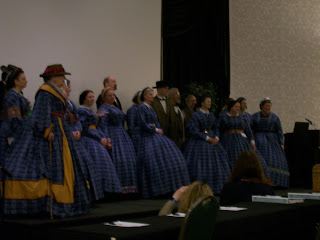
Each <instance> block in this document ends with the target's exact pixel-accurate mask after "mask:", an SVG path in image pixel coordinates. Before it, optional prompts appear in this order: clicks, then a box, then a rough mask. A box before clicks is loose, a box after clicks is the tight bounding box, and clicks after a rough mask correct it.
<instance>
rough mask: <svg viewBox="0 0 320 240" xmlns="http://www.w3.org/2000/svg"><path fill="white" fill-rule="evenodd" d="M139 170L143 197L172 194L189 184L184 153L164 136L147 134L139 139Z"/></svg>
mask: <svg viewBox="0 0 320 240" xmlns="http://www.w3.org/2000/svg"><path fill="white" fill-rule="evenodd" d="M138 170H139V183H140V191H141V193H142V197H143V198H151V197H155V196H159V195H164V194H168V193H172V192H174V191H176V190H177V189H178V188H180V187H181V186H187V185H189V183H190V182H189V181H190V180H189V174H188V167H187V164H186V161H185V159H184V156H183V154H182V153H181V151H180V149H179V148H178V147H177V146H176V145H175V143H174V142H173V141H172V140H170V139H169V138H168V137H166V136H160V135H158V134H152V135H151V134H150V135H146V136H143V137H141V138H140V140H139V152H138Z"/></svg>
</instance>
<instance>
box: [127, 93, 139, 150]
mask: <svg viewBox="0 0 320 240" xmlns="http://www.w3.org/2000/svg"><path fill="white" fill-rule="evenodd" d="M140 96H141V91H138V92H137V93H136V94H135V95H134V96H133V99H132V102H133V105H132V106H131V107H130V108H129V109H128V110H127V115H126V121H127V126H128V134H129V136H130V137H131V139H132V143H133V146H134V148H135V150H136V152H137V151H138V142H139V135H140V130H139V123H138V114H137V113H138V107H139V105H140V103H141V100H140Z"/></svg>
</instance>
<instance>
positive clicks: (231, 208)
mask: <svg viewBox="0 0 320 240" xmlns="http://www.w3.org/2000/svg"><path fill="white" fill-rule="evenodd" d="M247 209H248V208H239V207H223V206H220V210H224V211H234V212H237V211H242V210H247Z"/></svg>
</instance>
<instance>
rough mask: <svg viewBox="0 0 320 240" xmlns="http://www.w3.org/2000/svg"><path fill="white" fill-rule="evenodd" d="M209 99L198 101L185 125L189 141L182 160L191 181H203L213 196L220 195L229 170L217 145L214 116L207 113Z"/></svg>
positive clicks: (217, 129) (221, 148) (203, 98)
mask: <svg viewBox="0 0 320 240" xmlns="http://www.w3.org/2000/svg"><path fill="white" fill-rule="evenodd" d="M210 108H211V98H210V97H209V96H203V97H202V98H201V108H200V110H199V111H197V112H195V113H194V115H193V116H192V118H191V119H190V120H189V122H188V124H187V128H186V130H187V133H188V134H189V136H190V138H189V140H188V142H187V143H186V148H185V151H184V156H185V159H186V161H187V164H188V169H189V175H190V178H191V181H205V182H207V183H208V184H209V186H210V187H211V189H212V191H213V192H214V194H216V195H217V194H220V192H221V189H222V187H223V185H224V183H225V182H226V181H227V179H228V177H229V175H230V173H231V169H230V165H229V161H228V155H227V152H226V151H225V150H224V148H223V146H222V144H221V143H220V142H219V125H218V121H217V119H216V118H215V117H214V114H213V113H211V112H209V109H210Z"/></svg>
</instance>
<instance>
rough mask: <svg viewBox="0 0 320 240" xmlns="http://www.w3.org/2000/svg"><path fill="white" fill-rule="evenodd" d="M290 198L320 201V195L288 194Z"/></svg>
mask: <svg viewBox="0 0 320 240" xmlns="http://www.w3.org/2000/svg"><path fill="white" fill-rule="evenodd" d="M288 198H294V199H312V200H320V193H288Z"/></svg>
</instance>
